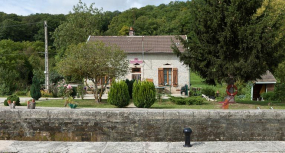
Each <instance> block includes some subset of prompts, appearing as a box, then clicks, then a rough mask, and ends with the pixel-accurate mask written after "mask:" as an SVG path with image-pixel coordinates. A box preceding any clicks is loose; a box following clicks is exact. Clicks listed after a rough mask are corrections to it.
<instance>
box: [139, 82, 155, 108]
mask: <svg viewBox="0 0 285 153" xmlns="http://www.w3.org/2000/svg"><path fill="white" fill-rule="evenodd" d="M155 94H156V92H155V87H154V84H153V83H152V82H148V81H136V82H134V84H133V101H134V105H135V106H136V107H138V108H150V107H151V106H152V105H153V104H154V102H155Z"/></svg>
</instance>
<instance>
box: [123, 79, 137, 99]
mask: <svg viewBox="0 0 285 153" xmlns="http://www.w3.org/2000/svg"><path fill="white" fill-rule="evenodd" d="M125 82H126V83H127V85H128V90H129V96H130V99H133V84H134V82H135V80H131V81H130V80H129V79H126V81H125Z"/></svg>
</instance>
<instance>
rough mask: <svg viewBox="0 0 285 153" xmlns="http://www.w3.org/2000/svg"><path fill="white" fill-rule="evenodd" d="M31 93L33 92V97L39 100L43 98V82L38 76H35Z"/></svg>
mask: <svg viewBox="0 0 285 153" xmlns="http://www.w3.org/2000/svg"><path fill="white" fill-rule="evenodd" d="M30 93H31V97H32V98H33V99H35V100H39V98H41V96H42V94H41V84H40V81H39V80H38V78H37V77H36V76H34V77H33V84H32V86H31V90H30Z"/></svg>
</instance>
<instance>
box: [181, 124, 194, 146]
mask: <svg viewBox="0 0 285 153" xmlns="http://www.w3.org/2000/svg"><path fill="white" fill-rule="evenodd" d="M183 133H184V134H185V145H183V147H192V145H191V144H190V135H191V133H192V130H191V129H190V128H184V130H183Z"/></svg>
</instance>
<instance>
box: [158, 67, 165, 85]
mask: <svg viewBox="0 0 285 153" xmlns="http://www.w3.org/2000/svg"><path fill="white" fill-rule="evenodd" d="M163 82H164V81H163V68H158V86H163Z"/></svg>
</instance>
